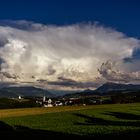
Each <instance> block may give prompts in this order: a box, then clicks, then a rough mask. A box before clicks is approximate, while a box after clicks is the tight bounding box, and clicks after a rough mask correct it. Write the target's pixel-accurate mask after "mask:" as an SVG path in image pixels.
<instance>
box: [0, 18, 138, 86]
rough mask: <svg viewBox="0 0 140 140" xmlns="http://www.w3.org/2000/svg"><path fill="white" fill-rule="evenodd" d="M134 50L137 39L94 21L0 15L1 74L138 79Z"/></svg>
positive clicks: (84, 81) (43, 80)
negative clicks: (65, 21)
mask: <svg viewBox="0 0 140 140" xmlns="http://www.w3.org/2000/svg"><path fill="white" fill-rule="evenodd" d="M139 50H140V41H139V40H138V39H136V38H133V37H127V36H126V35H125V34H123V33H121V32H118V31H116V30H114V29H111V28H109V27H104V26H102V25H98V24H88V23H87V24H75V25H67V26H53V25H43V24H40V23H33V22H30V21H25V20H20V21H12V20H6V21H1V22H0V79H1V82H12V83H13V82H15V83H16V82H17V83H36V84H42V85H43V86H44V87H48V85H49V86H50V85H54V86H55V85H59V86H65V87H70V86H71V87H74V86H75V87H79V88H80V87H86V86H87V87H88V86H90V87H96V86H97V85H99V84H101V83H103V82H105V81H108V80H111V81H123V82H133V81H139V80H140V78H139V77H140V74H139V73H140V72H139V71H140V67H138V66H139V65H140V59H138V58H139V55H138V54H139ZM108 60H110V61H108ZM130 60H133V61H130ZM114 63H117V66H118V67H117V68H116V64H114ZM98 69H99V70H98Z"/></svg>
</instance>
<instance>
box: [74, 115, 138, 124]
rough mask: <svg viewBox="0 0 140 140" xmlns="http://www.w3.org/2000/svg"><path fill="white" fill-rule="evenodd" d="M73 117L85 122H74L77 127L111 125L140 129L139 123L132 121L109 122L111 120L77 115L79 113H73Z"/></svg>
mask: <svg viewBox="0 0 140 140" xmlns="http://www.w3.org/2000/svg"><path fill="white" fill-rule="evenodd" d="M74 115H76V116H78V117H82V118H85V122H76V124H78V125H112V126H134V127H140V121H136V120H134V121H133V122H132V121H111V120H105V119H102V118H96V117H90V116H87V115H84V114H79V113H75V114H74ZM111 115H112V114H111ZM115 115H116V114H115ZM119 117H120V116H119Z"/></svg>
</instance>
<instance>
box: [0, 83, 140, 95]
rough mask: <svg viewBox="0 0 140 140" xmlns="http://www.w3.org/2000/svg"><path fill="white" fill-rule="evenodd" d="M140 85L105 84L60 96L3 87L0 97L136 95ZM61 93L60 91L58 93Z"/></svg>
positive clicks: (47, 91)
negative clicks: (93, 88)
mask: <svg viewBox="0 0 140 140" xmlns="http://www.w3.org/2000/svg"><path fill="white" fill-rule="evenodd" d="M139 91H140V85H134V84H120V83H119V84H118V83H105V84H103V85H101V86H100V87H99V88H97V89H96V90H90V89H86V90H84V91H77V92H76V93H73V92H71V93H69V92H65V94H64V91H63V93H62V94H60V93H59V92H57V93H58V94H57V93H55V94H54V93H53V92H51V91H49V90H46V89H41V88H37V87H33V86H24V87H23V86H22V87H3V88H0V97H18V96H23V97H25V96H26V97H27V96H37V97H42V96H44V95H45V96H46V97H56V96H63V97H79V96H100V95H102V96H103V95H110V94H120V93H129V94H132V93H136V94H139ZM60 92H61V91H60Z"/></svg>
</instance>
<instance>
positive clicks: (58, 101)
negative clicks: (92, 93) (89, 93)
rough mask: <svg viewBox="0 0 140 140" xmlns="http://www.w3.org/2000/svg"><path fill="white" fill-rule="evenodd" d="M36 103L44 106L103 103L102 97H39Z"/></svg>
mask: <svg viewBox="0 0 140 140" xmlns="http://www.w3.org/2000/svg"><path fill="white" fill-rule="evenodd" d="M36 103H37V104H40V106H43V107H55V106H72V105H75V106H78V105H83V106H86V105H93V104H102V100H101V99H94V100H93V99H86V98H80V97H79V98H78V97H77V98H47V97H46V96H43V98H37V99H36Z"/></svg>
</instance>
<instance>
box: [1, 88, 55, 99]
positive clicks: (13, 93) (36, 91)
mask: <svg viewBox="0 0 140 140" xmlns="http://www.w3.org/2000/svg"><path fill="white" fill-rule="evenodd" d="M19 95H20V96H39V97H40V96H43V95H45V96H47V97H54V96H55V95H54V94H52V93H50V92H49V91H47V90H44V89H41V88H36V87H33V86H26V87H4V88H1V89H0V97H18V96H19Z"/></svg>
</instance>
